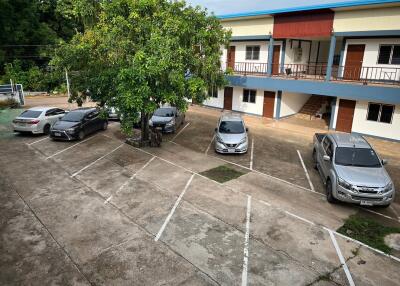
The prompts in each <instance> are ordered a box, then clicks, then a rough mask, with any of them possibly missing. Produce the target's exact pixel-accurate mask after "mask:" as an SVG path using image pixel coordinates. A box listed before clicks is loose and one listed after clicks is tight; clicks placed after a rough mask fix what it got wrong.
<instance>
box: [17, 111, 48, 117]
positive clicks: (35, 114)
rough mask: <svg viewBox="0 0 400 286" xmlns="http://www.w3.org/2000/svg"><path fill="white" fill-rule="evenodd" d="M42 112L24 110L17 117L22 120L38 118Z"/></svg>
mask: <svg viewBox="0 0 400 286" xmlns="http://www.w3.org/2000/svg"><path fill="white" fill-rule="evenodd" d="M42 112H43V111H36V110H25V111H24V112H22V113H21V115H20V116H19V117H24V118H38V117H39V116H40V114H42Z"/></svg>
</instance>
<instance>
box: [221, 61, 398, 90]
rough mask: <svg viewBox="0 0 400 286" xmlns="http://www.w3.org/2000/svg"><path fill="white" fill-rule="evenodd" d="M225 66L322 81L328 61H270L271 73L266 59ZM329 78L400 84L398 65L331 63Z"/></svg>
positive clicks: (249, 72)
mask: <svg viewBox="0 0 400 286" xmlns="http://www.w3.org/2000/svg"><path fill="white" fill-rule="evenodd" d="M226 66H227V67H228V69H230V70H231V71H232V72H233V73H234V74H235V75H244V76H247V75H250V76H262V77H263V76H264V77H277V78H284V79H294V80H297V79H301V80H314V81H324V80H325V79H326V73H327V70H328V65H327V63H309V64H285V65H280V64H279V65H274V64H273V65H271V74H269V73H268V63H254V62H253V63H252V62H235V63H234V64H233V63H229V64H226ZM330 81H336V82H343V83H345V82H349V83H351V82H353V83H359V84H362V85H369V84H371V85H390V86H395V87H400V68H386V67H384V68H383V67H351V66H338V65H333V66H332V72H331V77H330Z"/></svg>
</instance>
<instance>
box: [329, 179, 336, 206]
mask: <svg viewBox="0 0 400 286" xmlns="http://www.w3.org/2000/svg"><path fill="white" fill-rule="evenodd" d="M326 200H327V201H328V202H330V203H331V204H334V203H336V202H337V200H336V199H335V197H334V196H333V194H332V182H331V180H329V179H328V180H327V181H326Z"/></svg>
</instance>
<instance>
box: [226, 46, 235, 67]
mask: <svg viewBox="0 0 400 286" xmlns="http://www.w3.org/2000/svg"><path fill="white" fill-rule="evenodd" d="M235 51H236V47H235V46H230V47H229V48H228V58H227V62H228V67H230V68H233V69H234V68H235Z"/></svg>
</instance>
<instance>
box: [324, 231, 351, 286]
mask: <svg viewBox="0 0 400 286" xmlns="http://www.w3.org/2000/svg"><path fill="white" fill-rule="evenodd" d="M328 232H329V235H330V237H331V240H332V243H333V246H334V247H335V250H336V253H337V255H338V257H339V261H340V263H341V264H342V267H343V270H344V273H345V274H346V277H347V281H349V285H350V286H355V284H354V281H353V278H352V277H351V274H350V271H349V268H348V267H347V264H346V261H345V260H344V257H343V255H342V252H341V251H340V248H339V245H338V243H337V241H336V238H335V235H334V234H333V232H332V231H331V230H328Z"/></svg>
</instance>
